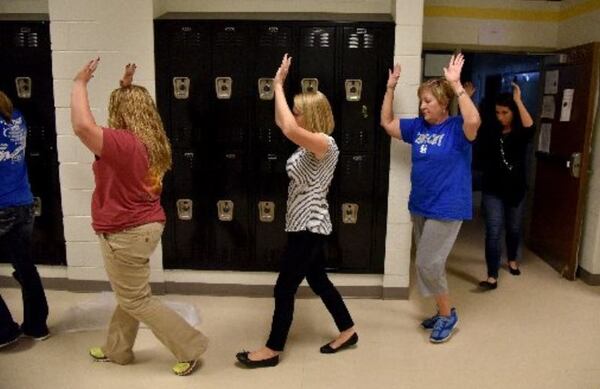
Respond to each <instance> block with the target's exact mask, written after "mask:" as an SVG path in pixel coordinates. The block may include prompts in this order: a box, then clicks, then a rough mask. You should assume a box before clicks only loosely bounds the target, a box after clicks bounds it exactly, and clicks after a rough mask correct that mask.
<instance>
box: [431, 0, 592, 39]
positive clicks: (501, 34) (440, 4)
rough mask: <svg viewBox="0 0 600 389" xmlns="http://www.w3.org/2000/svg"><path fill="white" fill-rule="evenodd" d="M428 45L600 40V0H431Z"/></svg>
mask: <svg viewBox="0 0 600 389" xmlns="http://www.w3.org/2000/svg"><path fill="white" fill-rule="evenodd" d="M424 14H425V22H424V26H423V43H424V45H425V46H426V47H427V46H429V47H446V46H447V47H456V46H460V47H472V46H478V47H480V48H481V47H485V48H487V49H495V48H496V49H498V50H501V49H505V48H516V49H532V48H533V49H536V48H537V49H541V50H552V49H556V48H558V47H569V46H574V45H578V44H582V43H586V42H591V41H594V40H600V31H599V28H598V25H599V21H600V0H570V1H563V2H560V3H559V2H541V1H522V0H504V1H502V0H487V1H485V2H482V1H478V0H426V1H425V10H424Z"/></svg>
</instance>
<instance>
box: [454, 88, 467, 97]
mask: <svg viewBox="0 0 600 389" xmlns="http://www.w3.org/2000/svg"><path fill="white" fill-rule="evenodd" d="M465 93H467V92H465V90H464V89H463V90H461V91H460V92H458V93H457V94H456V98H459V97H460V96H462V95H464V94H465Z"/></svg>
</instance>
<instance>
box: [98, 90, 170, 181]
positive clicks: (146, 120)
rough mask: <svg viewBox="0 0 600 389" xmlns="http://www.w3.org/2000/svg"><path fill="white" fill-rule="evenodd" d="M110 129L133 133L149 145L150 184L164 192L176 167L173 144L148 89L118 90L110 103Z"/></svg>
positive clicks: (113, 94) (147, 147) (111, 95)
mask: <svg viewBox="0 0 600 389" xmlns="http://www.w3.org/2000/svg"><path fill="white" fill-rule="evenodd" d="M108 126H109V127H111V128H115V129H123V130H127V131H131V132H132V133H133V134H134V135H135V136H136V137H137V138H138V139H139V140H140V142H142V143H143V144H144V146H146V150H147V152H148V163H149V165H150V169H149V172H148V175H149V180H150V184H151V187H152V189H153V190H155V191H160V189H161V187H162V179H163V177H164V175H165V173H166V172H167V171H168V170H170V169H171V166H172V159H171V144H170V143H169V139H168V138H167V134H166V133H165V130H164V127H163V123H162V120H161V119H160V114H159V113H158V110H157V109H156V104H154V100H152V96H150V93H148V90H147V89H146V88H144V87H143V86H139V85H130V86H126V87H122V88H118V89H115V90H114V91H113V92H112V93H111V94H110V100H109V103H108Z"/></svg>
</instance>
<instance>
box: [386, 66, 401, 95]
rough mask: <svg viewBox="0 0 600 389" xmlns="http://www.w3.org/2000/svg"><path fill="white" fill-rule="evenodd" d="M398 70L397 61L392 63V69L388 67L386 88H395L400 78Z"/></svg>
mask: <svg viewBox="0 0 600 389" xmlns="http://www.w3.org/2000/svg"><path fill="white" fill-rule="evenodd" d="M400 70H401V69H400V64H398V63H397V64H395V65H394V70H392V69H388V80H387V85H386V87H387V88H390V89H396V85H397V84H398V80H399V79H400Z"/></svg>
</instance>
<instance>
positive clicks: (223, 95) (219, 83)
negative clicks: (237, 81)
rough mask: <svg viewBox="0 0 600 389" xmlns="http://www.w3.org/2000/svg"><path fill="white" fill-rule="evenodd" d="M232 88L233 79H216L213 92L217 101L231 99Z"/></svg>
mask: <svg viewBox="0 0 600 389" xmlns="http://www.w3.org/2000/svg"><path fill="white" fill-rule="evenodd" d="M232 86H233V79H232V78H231V77H216V78H215V92H216V93H217V99H221V100H228V99H231V92H232V89H231V88H232Z"/></svg>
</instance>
